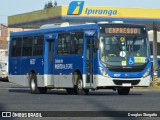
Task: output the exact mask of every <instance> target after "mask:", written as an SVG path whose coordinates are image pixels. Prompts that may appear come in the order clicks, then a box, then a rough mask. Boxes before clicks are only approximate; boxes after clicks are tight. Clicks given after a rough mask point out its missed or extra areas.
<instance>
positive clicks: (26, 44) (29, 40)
mask: <svg viewBox="0 0 160 120" xmlns="http://www.w3.org/2000/svg"><path fill="white" fill-rule="evenodd" d="M32 45H33V37H24V38H23V49H22V56H32Z"/></svg>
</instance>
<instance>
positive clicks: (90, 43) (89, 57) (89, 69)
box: [85, 35, 95, 88]
mask: <svg viewBox="0 0 160 120" xmlns="http://www.w3.org/2000/svg"><path fill="white" fill-rule="evenodd" d="M85 37H86V62H85V63H86V64H85V65H86V87H89V88H92V87H93V74H94V72H93V68H94V54H95V53H94V40H95V37H94V36H91V35H85Z"/></svg>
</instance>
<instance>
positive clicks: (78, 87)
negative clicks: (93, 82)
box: [76, 75, 89, 95]
mask: <svg viewBox="0 0 160 120" xmlns="http://www.w3.org/2000/svg"><path fill="white" fill-rule="evenodd" d="M76 90H77V94H78V95H87V94H88V93H89V89H84V88H83V83H82V79H81V77H80V75H78V80H77V84H76Z"/></svg>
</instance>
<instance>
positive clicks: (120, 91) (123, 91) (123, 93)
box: [117, 88, 130, 95]
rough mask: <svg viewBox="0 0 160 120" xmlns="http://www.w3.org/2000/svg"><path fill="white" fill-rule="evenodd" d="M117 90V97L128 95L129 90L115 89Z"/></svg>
mask: <svg viewBox="0 0 160 120" xmlns="http://www.w3.org/2000/svg"><path fill="white" fill-rule="evenodd" d="M117 90H118V94H119V95H128V94H129V91H130V88H120V89H117Z"/></svg>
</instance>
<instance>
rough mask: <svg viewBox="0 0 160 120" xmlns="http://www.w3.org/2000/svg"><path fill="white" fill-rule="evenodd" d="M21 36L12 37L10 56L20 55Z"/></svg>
mask: <svg viewBox="0 0 160 120" xmlns="http://www.w3.org/2000/svg"><path fill="white" fill-rule="evenodd" d="M21 52H22V38H13V40H12V57H18V56H21Z"/></svg>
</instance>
